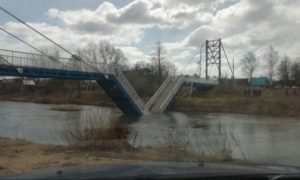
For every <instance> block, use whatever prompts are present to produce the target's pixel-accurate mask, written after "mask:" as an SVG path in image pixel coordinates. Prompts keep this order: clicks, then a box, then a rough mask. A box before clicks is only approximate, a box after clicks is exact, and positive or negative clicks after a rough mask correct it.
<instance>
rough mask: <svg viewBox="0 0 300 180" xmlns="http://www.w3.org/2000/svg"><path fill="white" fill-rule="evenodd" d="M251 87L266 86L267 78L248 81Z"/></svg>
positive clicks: (255, 78)
mask: <svg viewBox="0 0 300 180" xmlns="http://www.w3.org/2000/svg"><path fill="white" fill-rule="evenodd" d="M250 84H251V86H266V85H268V78H266V77H254V78H252V79H251V81H250Z"/></svg>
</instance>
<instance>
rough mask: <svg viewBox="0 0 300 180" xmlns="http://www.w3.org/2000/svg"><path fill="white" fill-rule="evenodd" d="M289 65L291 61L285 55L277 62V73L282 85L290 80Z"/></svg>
mask: <svg viewBox="0 0 300 180" xmlns="http://www.w3.org/2000/svg"><path fill="white" fill-rule="evenodd" d="M290 65H291V62H290V59H289V57H287V56H285V57H284V58H283V60H282V61H281V62H280V64H279V67H278V73H279V76H280V80H281V81H282V85H283V86H286V85H287V84H288V82H289V80H290Z"/></svg>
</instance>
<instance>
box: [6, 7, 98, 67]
mask: <svg viewBox="0 0 300 180" xmlns="http://www.w3.org/2000/svg"><path fill="white" fill-rule="evenodd" d="M0 9H1V10H2V11H4V12H5V13H6V14H8V15H10V16H11V17H13V18H14V19H16V20H17V21H19V22H20V23H22V24H23V25H25V26H27V27H28V28H30V29H31V30H33V31H34V32H36V33H38V34H39V35H41V36H42V37H44V38H45V39H47V40H48V41H50V42H52V43H53V44H54V45H56V46H57V47H59V48H61V49H62V50H64V51H65V52H67V53H68V54H70V55H71V57H72V58H74V60H77V61H81V62H83V63H84V64H86V65H87V66H89V67H90V68H92V69H94V70H95V71H96V72H99V73H100V71H99V70H98V69H97V68H95V67H93V66H92V65H91V64H90V63H87V62H85V61H83V60H82V59H81V57H79V56H77V55H74V54H73V53H71V52H70V51H68V50H67V49H65V48H64V47H62V46H61V45H59V44H58V43H56V42H54V41H53V40H51V39H50V38H49V37H47V36H46V35H44V34H42V33H41V32H39V31H38V30H36V29H35V28H33V27H32V26H30V25H29V24H27V23H26V22H24V21H23V20H21V19H20V18H18V17H17V16H15V15H13V14H12V13H10V12H9V11H8V10H6V9H4V8H3V7H1V6H0ZM4 31H5V30H4ZM5 32H7V31H5ZM7 33H8V32H7ZM9 34H10V35H12V34H11V33H9ZM15 38H16V37H15ZM17 39H18V40H20V41H22V42H23V43H25V44H26V45H28V46H30V47H32V48H34V49H35V50H38V49H37V48H35V47H33V46H32V45H30V44H28V43H26V42H24V41H23V40H21V39H20V38H17ZM38 51H39V52H41V51H40V50H38ZM42 54H44V53H42ZM47 56H48V57H49V55H47Z"/></svg>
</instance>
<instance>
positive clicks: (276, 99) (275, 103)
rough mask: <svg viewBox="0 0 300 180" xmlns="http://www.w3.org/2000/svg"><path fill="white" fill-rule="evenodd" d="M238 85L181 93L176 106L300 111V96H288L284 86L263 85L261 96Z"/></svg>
mask: <svg viewBox="0 0 300 180" xmlns="http://www.w3.org/2000/svg"><path fill="white" fill-rule="evenodd" d="M245 89H246V88H239V87H228V88H226V87H218V88H215V89H213V90H211V91H208V92H202V93H201V92H197V93H195V94H194V96H193V97H188V98H186V97H179V98H177V99H176V100H175V103H174V106H173V110H176V111H185V112H208V113H241V114H263V115H282V116H299V115H300V111H299V109H300V96H299V95H289V96H286V95H285V92H284V90H274V89H263V95H262V97H256V98H254V97H245V96H244V90H245Z"/></svg>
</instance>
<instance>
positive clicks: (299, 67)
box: [241, 46, 300, 87]
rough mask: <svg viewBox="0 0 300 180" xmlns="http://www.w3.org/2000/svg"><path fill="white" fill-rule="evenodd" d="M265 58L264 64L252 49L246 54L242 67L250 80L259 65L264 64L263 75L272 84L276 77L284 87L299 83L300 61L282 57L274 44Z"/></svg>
mask: <svg viewBox="0 0 300 180" xmlns="http://www.w3.org/2000/svg"><path fill="white" fill-rule="evenodd" d="M263 60H264V61H263V64H260V63H259V62H258V58H257V56H256V55H255V54H254V53H253V52H251V51H249V52H247V53H245V54H244V57H243V58H242V60H241V68H242V71H243V73H244V75H246V77H247V78H248V79H249V80H251V79H252V78H253V74H254V73H255V72H256V71H257V69H258V67H259V66H260V65H262V66H263V68H264V74H262V75H263V76H266V77H267V78H268V80H269V85H270V86H272V85H273V82H274V80H276V79H278V80H279V81H280V82H281V85H282V86H283V87H285V86H290V85H299V82H300V62H298V61H292V60H291V58H290V57H288V56H283V57H280V56H279V53H278V51H276V50H275V48H274V47H272V46H270V47H268V49H267V51H266V52H265V54H264V56H263ZM292 82H293V83H292Z"/></svg>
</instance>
